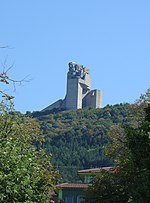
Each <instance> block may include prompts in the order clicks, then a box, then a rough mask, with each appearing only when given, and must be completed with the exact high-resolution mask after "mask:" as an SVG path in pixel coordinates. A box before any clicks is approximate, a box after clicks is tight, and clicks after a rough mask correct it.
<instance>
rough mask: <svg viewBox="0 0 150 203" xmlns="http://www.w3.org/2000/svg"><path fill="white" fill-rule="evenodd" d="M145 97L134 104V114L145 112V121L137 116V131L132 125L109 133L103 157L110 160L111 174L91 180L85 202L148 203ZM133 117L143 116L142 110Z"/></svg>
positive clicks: (149, 109) (149, 116)
mask: <svg viewBox="0 0 150 203" xmlns="http://www.w3.org/2000/svg"><path fill="white" fill-rule="evenodd" d="M148 95H149V94H146V96H143V97H142V100H138V101H139V102H138V104H137V103H136V104H135V106H136V105H137V107H136V108H134V111H135V109H136V110H138V109H139V108H140V107H141V108H144V109H145V112H146V113H144V115H145V120H144V121H143V116H141V122H139V124H138V127H136V128H135V125H134V126H133V127H131V126H128V127H126V128H125V129H123V128H122V127H120V126H117V127H114V128H112V129H111V131H110V135H111V136H110V138H111V143H110V144H109V146H108V149H107V154H108V155H109V157H111V158H112V159H113V160H114V164H115V172H114V173H111V172H104V173H102V174H100V175H99V176H95V179H94V183H93V185H92V186H91V187H89V190H88V192H87V199H88V201H89V202H91V203H99V202H102V203H103V202H107V203H111V202H120V203H121V202H133V203H149V200H150V181H149V180H150V106H149V101H150V100H149V96H148ZM141 112H142V113H141ZM137 115H138V116H139V115H143V110H142V109H140V111H138V114H137ZM139 118H140V117H139ZM138 121H139V119H138ZM142 121H143V122H142ZM141 123H142V124H141ZM140 124H141V125H140ZM119 135H120V136H119Z"/></svg>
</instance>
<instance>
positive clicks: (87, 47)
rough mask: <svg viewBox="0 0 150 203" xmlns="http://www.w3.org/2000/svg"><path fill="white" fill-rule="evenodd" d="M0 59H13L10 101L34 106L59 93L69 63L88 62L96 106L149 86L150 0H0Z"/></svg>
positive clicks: (28, 107) (42, 105)
mask: <svg viewBox="0 0 150 203" xmlns="http://www.w3.org/2000/svg"><path fill="white" fill-rule="evenodd" d="M0 25H1V26H0V46H5V45H8V46H9V48H8V49H0V63H1V64H0V65H1V69H2V67H3V66H6V67H9V66H11V65H13V68H12V69H11V70H10V72H9V74H10V75H11V77H13V78H15V79H16V80H19V79H22V78H24V77H25V76H27V75H29V76H28V78H29V79H31V81H30V82H26V83H23V84H22V86H17V89H16V92H15V97H16V98H15V100H14V102H15V108H16V110H19V111H21V112H26V111H36V110H41V109H43V108H45V107H46V106H48V105H49V104H51V103H53V102H55V101H56V100H58V99H63V98H64V97H65V93H66V78H67V71H68V62H70V61H75V62H77V63H78V64H83V65H84V66H86V67H88V68H89V69H90V74H91V79H92V89H101V90H102V92H103V106H105V105H107V104H110V105H111V104H117V103H122V102H129V103H132V102H134V101H135V100H136V99H137V98H139V96H140V94H141V93H144V92H145V91H146V90H147V89H148V88H149V87H150V79H149V78H150V0H13V1H12V0H0Z"/></svg>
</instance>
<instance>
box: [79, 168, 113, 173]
mask: <svg viewBox="0 0 150 203" xmlns="http://www.w3.org/2000/svg"><path fill="white" fill-rule="evenodd" d="M114 170H115V168H114V167H101V168H91V169H85V170H80V171H78V173H98V172H102V171H114Z"/></svg>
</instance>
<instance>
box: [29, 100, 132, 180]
mask: <svg viewBox="0 0 150 203" xmlns="http://www.w3.org/2000/svg"><path fill="white" fill-rule="evenodd" d="M129 112H130V104H127V103H125V104H116V105H107V106H106V107H104V108H103V109H93V108H87V109H86V108H85V109H79V110H70V111H64V112H59V113H53V114H52V113H49V112H33V113H32V114H31V113H30V112H27V114H28V115H30V116H31V115H32V116H33V117H35V118H36V119H38V121H39V122H40V125H41V128H42V130H43V135H44V137H45V140H46V142H45V143H44V145H43V147H44V148H46V151H47V152H48V153H51V154H52V163H53V164H54V165H55V166H56V167H58V169H59V170H60V172H61V174H62V181H67V182H71V181H73V182H75V181H79V177H78V175H77V171H78V170H80V169H85V168H95V167H102V166H110V165H112V160H111V158H107V157H106V156H105V155H104V149H105V147H106V146H107V144H108V143H109V142H112V141H111V139H110V138H109V136H108V132H109V130H110V129H112V128H113V127H112V126H114V125H115V126H117V125H119V126H122V125H123V126H126V125H129V123H130V121H131V119H132V120H133V117H130V116H129ZM119 129H121V127H120V128H119ZM114 133H115V134H116V132H114ZM119 136H120V131H119V132H118V138H120V139H121V137H119Z"/></svg>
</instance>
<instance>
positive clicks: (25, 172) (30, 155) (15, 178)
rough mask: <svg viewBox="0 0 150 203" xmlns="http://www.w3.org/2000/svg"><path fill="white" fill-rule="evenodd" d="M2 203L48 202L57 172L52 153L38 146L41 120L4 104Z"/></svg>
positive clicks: (0, 118) (0, 112) (0, 123)
mask: <svg viewBox="0 0 150 203" xmlns="http://www.w3.org/2000/svg"><path fill="white" fill-rule="evenodd" d="M0 129H1V130H0V202H3V203H5V202H7V203H8V202H10V203H11V202H30V203H31V202H41V203H43V202H47V201H48V191H49V190H51V189H54V185H55V183H56V179H57V173H56V171H55V170H54V169H53V167H52V165H51V163H50V158H51V157H50V156H48V155H46V154H45V152H44V150H42V149H38V150H37V148H36V147H35V146H34V145H33V142H35V141H36V142H38V143H39V144H41V143H42V142H43V138H42V137H41V136H40V126H39V123H38V122H36V121H35V120H34V119H31V118H26V117H25V116H19V115H18V114H16V113H15V112H13V111H12V108H10V109H9V108H8V106H6V105H5V104H4V103H1V104H0Z"/></svg>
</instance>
